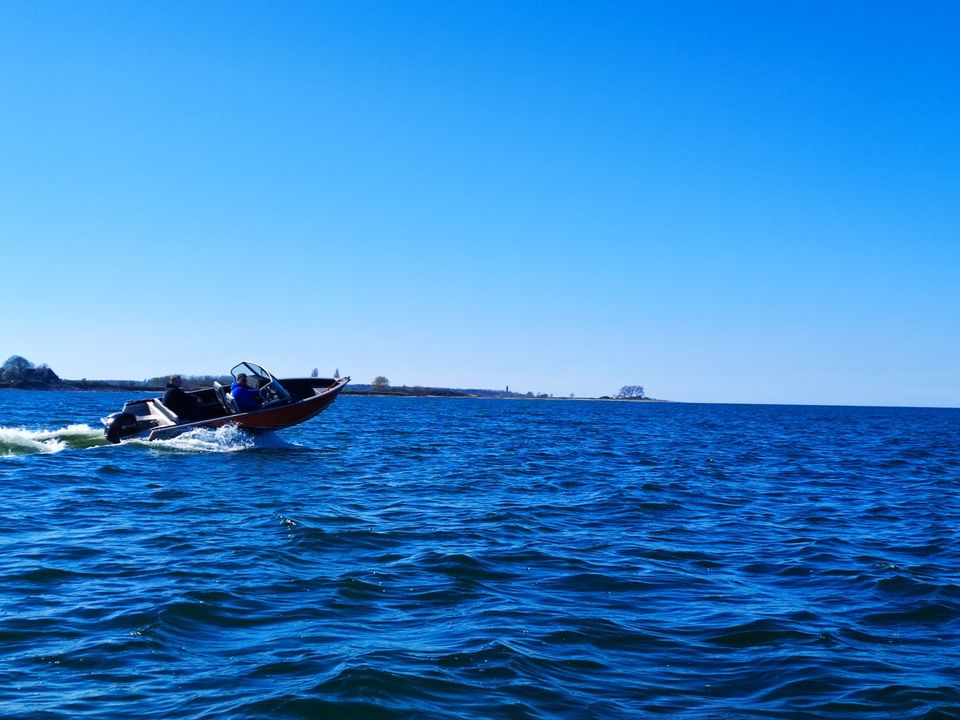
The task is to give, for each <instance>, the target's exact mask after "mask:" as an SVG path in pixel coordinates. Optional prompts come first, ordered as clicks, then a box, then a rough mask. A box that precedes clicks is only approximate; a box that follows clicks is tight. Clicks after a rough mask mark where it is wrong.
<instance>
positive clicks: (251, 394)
mask: <svg viewBox="0 0 960 720" xmlns="http://www.w3.org/2000/svg"><path fill="white" fill-rule="evenodd" d="M230 394H231V395H233V399H234V400H236V401H237V409H239V410H240V412H250V411H251V410H257V409H259V408H260V404H261V403H262V402H263V400H262V399H261V397H260V395H259V393H257V391H256V390H254V389H253V388H251V387H250V386H249V385H248V384H247V374H246V373H238V374H237V379H236V380H234V381H233V385H231V386H230Z"/></svg>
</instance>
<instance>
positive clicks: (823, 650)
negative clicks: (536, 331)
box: [0, 391, 960, 720]
mask: <svg viewBox="0 0 960 720" xmlns="http://www.w3.org/2000/svg"><path fill="white" fill-rule="evenodd" d="M124 399H126V398H125V396H124V395H122V394H116V393H71V392H21V391H0V543H2V548H0V549H2V552H0V716H2V717H4V718H36V717H44V718H112V717H137V718H174V717H175V718H197V719H200V718H204V719H209V718H544V719H560V718H653V717H671V718H690V719H693V718H697V719H700V718H780V717H783V718H927V719H930V720H932V719H936V718H957V717H960V690H958V687H960V545H958V542H957V534H958V527H960V502H958V484H960V411H957V410H935V409H884V408H838V407H784V406H723V405H685V404H654V403H649V404H646V403H639V404H637V403H627V402H586V401H567V400H563V401H559V400H558V401H547V400H522V401H521V400H475V399H435V398H395V397H394V398H391V397H386V398H380V397H351V396H344V397H341V398H340V399H339V400H338V401H337V402H336V403H335V404H334V405H332V406H331V407H330V408H329V409H328V410H327V411H326V412H325V413H323V414H322V415H320V416H319V417H317V418H316V419H314V420H312V421H311V422H309V423H307V424H305V425H302V426H300V427H297V428H292V429H289V430H287V431H283V432H280V433H277V434H275V435H266V436H260V437H250V436H248V435H246V434H244V433H242V432H240V431H237V430H235V429H230V428H226V429H221V430H218V431H196V432H193V433H190V434H188V435H185V436H182V437H180V438H176V439H174V440H171V441H167V442H157V443H145V442H132V443H124V444H122V445H118V446H113V445H107V444H104V442H103V440H102V437H101V430H100V427H99V423H98V418H99V417H101V416H103V415H106V414H108V413H109V412H112V411H114V410H116V409H118V408H119V406H120V405H121V404H122V401H123V400H124Z"/></svg>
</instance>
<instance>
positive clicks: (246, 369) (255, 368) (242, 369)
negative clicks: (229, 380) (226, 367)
mask: <svg viewBox="0 0 960 720" xmlns="http://www.w3.org/2000/svg"><path fill="white" fill-rule="evenodd" d="M240 373H243V374H245V375H246V376H247V380H248V381H249V383H250V387H252V388H253V389H254V390H259V389H260V388H262V387H263V386H264V385H267V384H269V383H270V382H272V381H273V375H272V374H271V373H270V371H269V370H267V369H266V368H265V367H262V366H261V365H257V364H256V363H252V362H247V361H246V360H245V361H243V362H241V363H238V364H236V365H234V366H233V369H232V370H230V374H231V375H233V379H234V380H236V379H237V375H239V374H240Z"/></svg>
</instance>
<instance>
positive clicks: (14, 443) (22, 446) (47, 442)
mask: <svg viewBox="0 0 960 720" xmlns="http://www.w3.org/2000/svg"><path fill="white" fill-rule="evenodd" d="M107 444H108V443H107V439H106V438H105V437H104V436H103V430H100V429H98V428H93V427H90V426H89V425H83V424H79V425H67V426H66V427H64V428H59V429H57V430H28V429H27V428H9V427H0V457H3V456H7V457H9V456H12V455H37V454H50V453H58V452H61V451H63V450H68V449H70V450H82V449H85V448H90V447H97V446H100V445H107Z"/></svg>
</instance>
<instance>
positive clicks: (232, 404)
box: [213, 380, 240, 415]
mask: <svg viewBox="0 0 960 720" xmlns="http://www.w3.org/2000/svg"><path fill="white" fill-rule="evenodd" d="M213 391H214V392H215V393H216V394H217V399H218V400H219V401H220V404H221V405H223V409H224V411H226V413H227V415H237V414H238V413H239V412H240V408H238V407H237V401H236V400H234V399H233V395H231V394H230V393H228V392H227V391H226V390H225V389H224V387H223V385H221V384H220V383H218V382H217V381H216V380H214V381H213Z"/></svg>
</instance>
